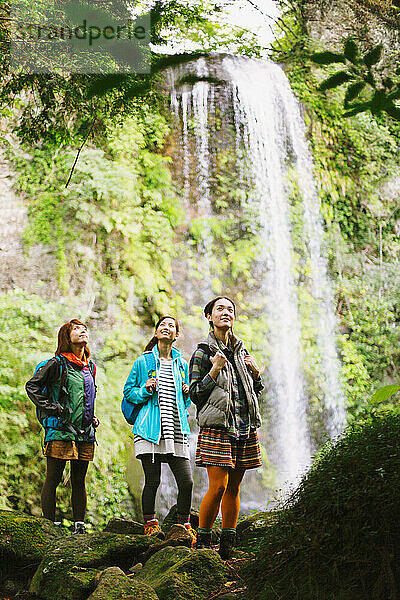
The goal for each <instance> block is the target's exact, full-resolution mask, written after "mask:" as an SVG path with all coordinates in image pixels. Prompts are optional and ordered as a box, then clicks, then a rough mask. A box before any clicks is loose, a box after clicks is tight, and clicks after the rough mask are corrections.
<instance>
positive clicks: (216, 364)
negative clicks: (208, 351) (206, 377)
mask: <svg viewBox="0 0 400 600" xmlns="http://www.w3.org/2000/svg"><path fill="white" fill-rule="evenodd" d="M210 361H211V362H212V367H211V370H210V376H211V377H212V378H213V379H215V377H216V376H217V375H218V374H219V372H220V371H221V370H222V369H223V368H224V367H225V365H226V363H227V362H228V359H227V358H226V356H225V354H223V353H222V352H220V351H219V350H218V352H216V353H215V354H214V356H210Z"/></svg>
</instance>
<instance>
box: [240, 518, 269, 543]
mask: <svg viewBox="0 0 400 600" xmlns="http://www.w3.org/2000/svg"><path fill="white" fill-rule="evenodd" d="M276 514H277V511H271V512H256V513H254V514H253V515H250V516H249V517H246V518H245V519H243V520H242V521H240V522H239V523H238V524H237V527H236V533H237V538H238V543H239V545H243V544H245V543H246V541H247V540H248V539H252V538H255V537H259V536H261V535H263V534H264V533H265V532H266V530H267V529H268V528H269V527H271V525H272V524H273V523H274V521H275V519H276Z"/></svg>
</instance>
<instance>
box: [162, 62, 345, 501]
mask: <svg viewBox="0 0 400 600" xmlns="http://www.w3.org/2000/svg"><path fill="white" fill-rule="evenodd" d="M210 69H211V70H212V74H213V75H214V76H215V75H217V76H218V78H219V81H220V83H219V85H217V86H215V88H218V89H217V90H216V91H215V94H218V101H217V100H216V101H215V106H214V102H213V101H212V98H213V94H214V85H211V84H210V83H209V82H205V81H198V82H196V83H195V84H194V85H193V86H192V87H190V88H189V89H188V86H187V85H185V86H183V87H181V89H180V90H179V92H177V89H176V87H175V84H176V83H178V87H179V79H182V77H183V79H182V81H184V76H185V75H187V74H188V73H192V74H195V75H197V76H198V77H199V78H200V79H201V77H202V76H204V75H207V74H208V73H209V71H210ZM170 81H172V85H171V102H172V104H173V105H174V111H175V114H177V115H178V114H179V115H180V120H181V128H182V129H181V131H182V133H181V136H182V139H181V143H182V146H183V148H182V155H183V180H184V182H185V183H184V185H185V186H189V187H190V189H191V192H192V195H193V196H194V197H195V198H197V199H200V204H201V210H200V213H201V214H205V213H206V212H207V211H208V214H210V215H211V206H212V192H211V187H210V178H211V177H212V172H213V168H215V166H214V165H213V162H212V161H213V157H212V147H213V146H212V145H213V144H215V143H216V142H215V139H216V136H217V135H218V133H216V132H215V130H214V129H213V128H212V127H211V125H210V124H211V123H212V122H213V120H214V117H215V111H216V110H217V108H216V106H217V105H218V109H219V110H220V111H222V112H223V120H224V121H225V122H226V123H228V122H229V121H230V122H231V124H232V129H233V132H234V133H233V136H232V140H231V142H232V147H233V148H234V149H235V153H236V157H237V158H236V160H237V165H238V173H237V181H238V185H240V186H241V185H243V186H246V189H247V190H248V192H249V196H250V197H249V201H248V203H247V204H248V207H247V208H248V210H249V211H250V213H251V214H252V215H255V221H256V223H255V225H254V232H255V233H256V234H258V235H259V236H260V239H261V242H260V247H259V257H258V259H257V261H255V264H254V273H255V276H256V277H257V280H258V283H259V300H260V305H262V307H263V309H262V313H261V314H260V327H262V328H264V331H265V336H264V337H265V348H264V354H265V356H266V357H267V358H266V363H267V365H266V377H265V380H266V383H267V385H266V387H267V395H268V398H269V401H270V403H271V404H272V406H273V411H272V412H273V413H274V414H275V415H276V418H275V423H274V428H275V431H274V436H273V437H274V440H275V443H274V444H272V445H271V447H268V448H267V451H268V454H269V456H270V457H271V458H272V462H273V464H274V465H275V466H276V468H277V471H278V480H277V483H280V484H282V483H283V482H285V481H289V482H290V483H295V482H296V481H297V480H298V478H299V476H300V475H301V474H302V472H304V469H305V468H306V466H308V465H309V464H310V462H311V453H312V440H311V437H312V436H311V432H310V426H309V423H308V421H307V417H308V399H309V392H308V389H307V384H306V381H305V376H304V366H305V365H304V360H307V357H306V358H304V357H305V356H306V353H305V352H304V351H303V348H302V310H303V308H302V305H301V302H299V294H298V286H299V284H298V282H297V281H296V277H295V274H296V252H297V249H296V247H295V245H294V241H293V222H292V218H293V217H292V212H291V209H292V202H293V200H292V196H293V194H292V192H291V184H290V183H289V175H290V176H291V177H292V179H293V178H294V180H295V182H296V185H297V190H298V195H299V196H300V198H301V210H302V213H303V219H304V231H303V236H304V239H305V243H306V247H307V261H308V265H309V268H308V273H309V274H308V275H307V278H308V281H309V283H308V284H307V285H308V289H309V291H310V293H311V296H312V298H313V310H314V313H315V314H314V318H313V332H312V335H313V337H314V340H315V344H316V346H317V350H318V355H319V357H318V363H317V364H316V365H315V371H316V372H315V378H316V380H317V381H318V383H319V386H320V389H321V390H322V394H323V408H324V410H325V421H326V422H325V423H324V427H325V430H326V431H327V433H328V434H329V435H331V436H333V435H335V434H337V433H338V432H339V431H340V430H341V429H342V427H343V423H344V409H343V396H342V392H341V387H340V383H339V364H338V359H337V353H336V347H335V317H334V312H333V307H332V300H333V298H332V292H331V287H330V283H329V278H328V276H327V263H326V259H325V257H324V254H323V252H324V250H323V226H322V219H321V216H320V213H319V201H318V195H317V191H316V187H315V183H314V181H313V174H312V159H311V154H310V151H309V148H308V144H307V141H306V137H305V127H304V124H303V121H302V117H301V112H300V106H299V103H298V102H297V100H296V98H295V96H294V94H293V92H292V90H291V88H290V85H289V83H288V81H287V78H286V76H285V74H284V73H283V71H282V69H281V68H280V67H278V66H277V65H274V64H273V63H270V62H267V61H260V60H252V59H247V58H240V57H232V56H228V55H225V56H223V57H213V58H212V60H211V61H208V60H207V61H205V59H201V60H200V62H199V61H196V62H193V63H189V64H188V65H185V67H180V68H179V69H177V70H176V71H175V73H174V75H173V77H172V78H170ZM189 118H192V120H193V129H194V135H193V136H191V132H190V129H189V127H188V119H189ZM191 137H193V139H192V140H191V139H190V138H191ZM185 165H186V166H185ZM211 242H212V240H210V243H211ZM270 426H271V423H270V422H268V423H266V424H265V428H266V429H268V428H270ZM262 436H263V431H262V432H261V437H262ZM267 437H268V436H267ZM247 504H248V505H249V506H250V505H251V499H249V501H248V502H247Z"/></svg>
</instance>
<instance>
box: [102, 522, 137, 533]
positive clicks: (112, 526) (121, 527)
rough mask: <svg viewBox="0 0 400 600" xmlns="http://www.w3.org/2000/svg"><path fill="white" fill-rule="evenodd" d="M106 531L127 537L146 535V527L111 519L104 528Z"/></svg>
mask: <svg viewBox="0 0 400 600" xmlns="http://www.w3.org/2000/svg"><path fill="white" fill-rule="evenodd" d="M104 531H108V532H109V533H124V534H126V535H144V525H143V524H142V523H137V522H136V521H128V520H127V519H111V520H110V521H109V522H108V523H107V525H106V526H105V527H104Z"/></svg>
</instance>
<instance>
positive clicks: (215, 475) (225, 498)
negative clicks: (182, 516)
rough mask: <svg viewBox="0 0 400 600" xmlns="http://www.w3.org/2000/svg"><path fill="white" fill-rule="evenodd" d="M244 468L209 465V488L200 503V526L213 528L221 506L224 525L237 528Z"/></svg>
mask: <svg viewBox="0 0 400 600" xmlns="http://www.w3.org/2000/svg"><path fill="white" fill-rule="evenodd" d="M244 471H245V470H244V469H227V468H224V467H207V473H208V490H207V493H206V495H205V496H204V498H203V500H202V501H201V504H200V514H199V527H201V528H203V529H211V528H212V526H213V524H214V521H215V519H216V518H217V515H218V513H219V508H220V506H221V512H222V527H224V528H229V529H235V527H236V523H237V520H238V517H239V507H240V500H239V490H240V484H241V483H242V479H243V475H244Z"/></svg>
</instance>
